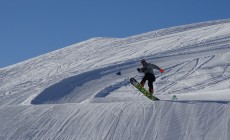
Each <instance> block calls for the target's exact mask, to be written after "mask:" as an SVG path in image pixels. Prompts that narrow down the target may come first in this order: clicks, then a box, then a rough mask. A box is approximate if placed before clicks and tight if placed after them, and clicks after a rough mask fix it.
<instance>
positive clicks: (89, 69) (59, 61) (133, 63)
mask: <svg viewBox="0 0 230 140" xmlns="http://www.w3.org/2000/svg"><path fill="white" fill-rule="evenodd" d="M143 58H144V59H146V61H148V62H151V63H154V64H157V65H158V66H160V67H162V68H164V69H165V73H163V74H161V73H159V72H158V71H156V77H157V81H156V82H155V83H154V87H155V91H156V93H155V95H156V96H157V97H158V98H160V99H161V100H160V101H154V102H153V101H150V100H149V99H147V98H146V97H145V96H143V95H142V94H140V93H139V92H138V91H137V90H136V89H135V88H134V87H132V86H131V85H130V83H129V78H131V77H135V78H136V79H138V80H141V78H142V76H143V75H141V74H139V73H137V71H136V68H138V67H141V65H140V62H139V61H140V60H141V59H143ZM229 62H230V20H220V21H210V22H204V23H197V24H191V25H184V26H179V27H172V28H168V29H162V30H157V31H153V32H149V33H145V34H141V35H136V36H132V37H128V38H120V39H119V38H102V37H100V38H93V39H90V40H87V41H84V42H81V43H78V44H74V45H72V46H69V47H66V48H63V49H60V50H57V51H54V52H50V53H48V54H44V55H41V56H38V57H36V58H33V59H30V60H27V61H24V62H21V63H18V64H15V65H12V66H9V67H6V68H2V69H0V79H1V80H0V114H1V115H0V125H1V127H0V139H3V140H5V139H10V140H11V139H22V140H25V139H30V140H31V139H66V140H70V139H78V140H84V139H85V140H89V139H92V140H96V139H98V140H102V139H106V140H107V139H116V140H120V139H125V140H126V139H132V140H134V139H137V140H139V139H151V140H152V139H156V140H161V139H162V140H172V139H176V140H186V139H196V140H198V139H207V140H210V139H213V140H217V139H226V140H228V139H230V133H229V132H230V131H229V130H230V123H229V120H230V117H229V116H230V107H229V101H230V68H229V66H230V63H229ZM118 71H121V76H118V75H116V73H117V72H118ZM146 88H147V85H146ZM174 95H176V97H177V100H172V97H173V96H174Z"/></svg>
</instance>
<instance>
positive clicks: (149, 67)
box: [137, 59, 164, 94]
mask: <svg viewBox="0 0 230 140" xmlns="http://www.w3.org/2000/svg"><path fill="white" fill-rule="evenodd" d="M141 64H142V65H143V67H142V68H137V71H138V72H140V73H144V74H145V76H144V77H143V78H142V80H141V83H140V84H141V86H142V87H144V85H145V82H146V80H148V86H149V92H150V93H151V94H153V93H154V90H153V82H154V81H155V80H156V77H155V75H154V72H153V69H157V70H159V71H160V72H161V73H163V72H164V69H161V68H160V67H158V66H157V65H154V64H151V63H147V62H146V61H145V60H144V59H143V60H141Z"/></svg>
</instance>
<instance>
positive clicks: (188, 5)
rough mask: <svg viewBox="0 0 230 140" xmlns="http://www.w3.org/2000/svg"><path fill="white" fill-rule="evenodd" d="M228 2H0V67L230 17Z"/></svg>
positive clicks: (140, 0) (124, 0)
mask: <svg viewBox="0 0 230 140" xmlns="http://www.w3.org/2000/svg"><path fill="white" fill-rule="evenodd" d="M229 6H230V0H1V1H0V60H1V61H0V68H1V67H5V66H8V65H11V64H15V63H18V62H21V61H23V60H26V59H29V58H32V57H35V56H38V55H41V54H44V53H47V52H50V51H53V50H57V49H60V48H63V47H66V46H68V45H72V44H75V43H78V42H81V41H84V40H87V39H90V38H92V37H117V38H122V37H127V36H132V35H136V34H140V33H145V32H149V31H153V30H156V29H162V28H167V27H172V26H178V25H184V24H190V23H196V22H202V21H210V20H218V19H227V18H230V8H229Z"/></svg>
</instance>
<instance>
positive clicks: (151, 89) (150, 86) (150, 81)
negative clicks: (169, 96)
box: [148, 80, 154, 94]
mask: <svg viewBox="0 0 230 140" xmlns="http://www.w3.org/2000/svg"><path fill="white" fill-rule="evenodd" d="M148 86H149V93H151V94H153V93H154V89H153V81H152V80H148Z"/></svg>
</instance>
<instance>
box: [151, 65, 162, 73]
mask: <svg viewBox="0 0 230 140" xmlns="http://www.w3.org/2000/svg"><path fill="white" fill-rule="evenodd" d="M151 67H152V68H153V69H157V70H159V71H160V72H161V73H163V72H164V71H165V70H164V69H162V68H160V67H158V66H157V65H154V64H151Z"/></svg>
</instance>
